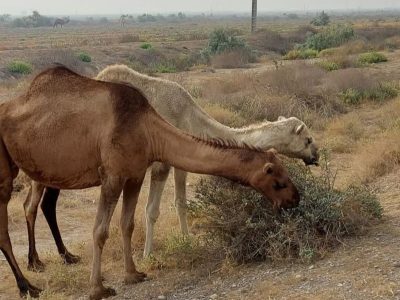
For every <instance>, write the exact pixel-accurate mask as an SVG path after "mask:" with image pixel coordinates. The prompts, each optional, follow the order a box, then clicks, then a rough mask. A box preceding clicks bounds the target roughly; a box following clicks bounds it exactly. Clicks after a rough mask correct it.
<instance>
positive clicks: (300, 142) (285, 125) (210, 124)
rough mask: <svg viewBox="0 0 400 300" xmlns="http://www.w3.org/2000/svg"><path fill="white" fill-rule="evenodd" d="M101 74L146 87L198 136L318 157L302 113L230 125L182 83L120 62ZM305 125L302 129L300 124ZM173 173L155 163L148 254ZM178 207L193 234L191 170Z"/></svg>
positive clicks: (171, 118) (159, 107) (182, 180)
mask: <svg viewBox="0 0 400 300" xmlns="http://www.w3.org/2000/svg"><path fill="white" fill-rule="evenodd" d="M96 79H98V80H102V81H115V82H118V81H119V82H127V83H130V84H132V85H133V86H135V87H136V88H138V89H140V90H141V91H142V92H143V93H144V95H145V96H146V98H147V99H148V100H149V102H150V104H151V105H152V106H153V107H154V108H155V110H156V111H157V112H158V113H159V114H160V115H162V116H163V117H164V118H165V119H166V120H167V121H168V122H170V123H171V124H173V125H174V126H176V127H177V128H180V129H182V130H184V131H186V132H189V133H191V134H193V135H197V136H204V135H207V136H209V137H220V138H224V139H229V140H235V141H237V142H239V143H246V144H249V145H252V146H256V147H259V148H262V149H265V150H267V149H270V148H275V149H276V150H277V151H278V152H280V153H283V154H286V155H288V156H291V157H295V158H301V159H305V160H309V159H312V157H313V156H316V155H317V154H316V153H315V152H316V147H315V145H314V144H311V145H307V146H306V144H305V140H306V139H307V138H311V134H310V132H309V130H308V128H307V126H306V125H305V124H304V123H303V122H302V121H300V120H299V119H297V118H294V117H292V118H288V119H286V118H281V120H280V121H276V122H264V123H261V124H257V125H252V126H249V127H245V128H231V127H228V126H225V125H223V124H221V123H219V122H218V121H216V120H215V119H213V118H212V117H211V116H209V115H208V114H207V113H206V112H205V111H204V110H203V109H202V108H201V107H200V106H198V105H197V104H196V102H195V101H194V100H193V98H192V96H191V95H190V94H189V93H188V92H187V91H186V90H185V89H184V88H183V87H182V86H181V85H179V84H178V83H176V82H173V81H169V80H166V79H162V78H155V77H150V76H147V75H144V74H141V73H139V72H136V71H134V70H132V69H130V68H128V67H127V66H125V65H114V66H109V67H107V68H105V69H104V70H103V71H101V72H100V73H99V74H98V75H97V77H96ZM300 126H303V130H302V131H301V133H300V134H296V129H297V128H299V127H300ZM168 172H169V167H168V166H160V165H159V164H158V163H157V165H155V166H153V176H152V181H151V185H150V193H149V198H148V202H147V208H146V244H145V250H144V255H145V256H147V255H149V254H150V253H151V251H152V241H153V230H154V224H155V222H156V220H157V218H158V216H159V207H160V200H161V195H162V191H163V189H164V186H165V181H166V179H167V176H168ZM174 174H175V206H176V210H177V213H178V217H179V222H180V225H181V230H182V232H183V233H184V234H187V233H188V226H187V221H186V210H187V209H186V173H185V172H183V171H181V170H177V169H175V172H174Z"/></svg>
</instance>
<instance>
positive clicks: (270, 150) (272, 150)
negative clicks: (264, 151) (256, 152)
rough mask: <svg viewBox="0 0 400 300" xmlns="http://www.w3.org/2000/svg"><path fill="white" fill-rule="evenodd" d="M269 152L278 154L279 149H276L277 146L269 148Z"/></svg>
mask: <svg viewBox="0 0 400 300" xmlns="http://www.w3.org/2000/svg"><path fill="white" fill-rule="evenodd" d="M268 152H271V153H272V154H274V155H278V151H276V149H275V148H271V149H269V150H268Z"/></svg>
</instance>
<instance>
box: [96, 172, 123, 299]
mask: <svg viewBox="0 0 400 300" xmlns="http://www.w3.org/2000/svg"><path fill="white" fill-rule="evenodd" d="M100 173H101V177H102V185H101V195H100V202H99V206H98V208H97V215H96V220H95V224H94V228H93V264H92V273H91V275H90V285H91V291H90V299H96V300H97V299H103V298H107V297H110V296H113V295H115V294H116V292H115V290H114V289H112V288H105V287H104V286H103V283H102V278H101V254H102V252H103V247H104V244H105V242H106V240H107V238H108V232H109V227H110V221H111V217H112V214H113V212H114V209H115V206H116V204H117V202H118V198H119V196H120V194H121V191H122V188H123V186H124V183H125V180H124V179H122V178H120V177H117V176H110V175H106V174H105V172H104V171H103V170H102V168H100Z"/></svg>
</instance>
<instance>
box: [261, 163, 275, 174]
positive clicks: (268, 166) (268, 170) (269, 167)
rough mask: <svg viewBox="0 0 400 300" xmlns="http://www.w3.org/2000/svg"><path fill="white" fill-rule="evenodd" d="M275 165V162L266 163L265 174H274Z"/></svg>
mask: <svg viewBox="0 0 400 300" xmlns="http://www.w3.org/2000/svg"><path fill="white" fill-rule="evenodd" d="M273 166H274V164H272V163H266V164H265V165H264V168H263V172H264V174H266V175H269V174H272V172H273V171H274V169H273Z"/></svg>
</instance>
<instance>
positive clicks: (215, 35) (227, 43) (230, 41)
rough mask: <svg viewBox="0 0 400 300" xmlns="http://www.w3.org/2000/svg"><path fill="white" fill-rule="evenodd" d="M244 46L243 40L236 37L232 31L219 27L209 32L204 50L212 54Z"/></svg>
mask: <svg viewBox="0 0 400 300" xmlns="http://www.w3.org/2000/svg"><path fill="white" fill-rule="evenodd" d="M246 47H247V45H246V43H245V41H244V40H243V39H240V38H238V37H237V36H236V34H235V32H234V31H232V30H226V29H222V28H220V29H216V30H214V31H213V32H212V33H211V35H210V37H209V40H208V46H207V48H206V50H207V52H208V53H209V54H211V55H213V54H219V53H222V52H225V51H230V50H238V49H244V48H246Z"/></svg>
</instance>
